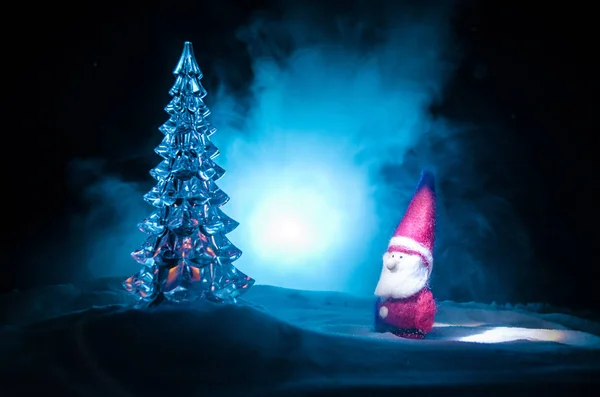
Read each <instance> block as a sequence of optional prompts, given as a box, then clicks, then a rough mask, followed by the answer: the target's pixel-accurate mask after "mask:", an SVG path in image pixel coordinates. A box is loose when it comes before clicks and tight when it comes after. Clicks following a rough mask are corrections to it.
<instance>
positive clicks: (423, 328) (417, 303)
mask: <svg viewBox="0 0 600 397" xmlns="http://www.w3.org/2000/svg"><path fill="white" fill-rule="evenodd" d="M435 312H436V305H435V300H434V299H433V294H432V293H431V291H430V290H429V288H427V287H424V288H423V289H421V290H420V291H419V292H417V293H416V294H414V295H412V296H409V297H408V298H401V299H394V298H388V299H383V298H378V299H377V303H376V306H375V331H377V332H391V333H393V334H395V335H397V336H400V337H403V338H410V339H422V338H424V337H425V335H426V334H427V333H428V332H430V331H431V329H432V328H433V322H434V317H435Z"/></svg>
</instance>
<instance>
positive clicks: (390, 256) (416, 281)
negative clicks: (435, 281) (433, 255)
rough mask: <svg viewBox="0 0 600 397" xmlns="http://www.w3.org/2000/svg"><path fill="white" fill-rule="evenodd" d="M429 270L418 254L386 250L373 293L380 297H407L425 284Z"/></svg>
mask: <svg viewBox="0 0 600 397" xmlns="http://www.w3.org/2000/svg"><path fill="white" fill-rule="evenodd" d="M390 268H391V270H390ZM430 272H431V267H430V266H427V265H426V264H425V263H424V262H423V259H422V258H421V257H420V256H419V255H411V254H405V253H399V252H395V253H389V252H386V253H385V254H384V255H383V268H382V269H381V276H379V282H378V283H377V287H376V288H375V295H377V296H379V297H381V298H394V299H400V298H408V297H409V296H412V295H414V294H416V293H417V292H419V291H420V290H421V289H423V287H425V286H426V285H427V282H428V281H429V275H430Z"/></svg>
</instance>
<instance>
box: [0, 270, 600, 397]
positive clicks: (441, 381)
mask: <svg viewBox="0 0 600 397" xmlns="http://www.w3.org/2000/svg"><path fill="white" fill-rule="evenodd" d="M120 281H121V280H117V279H104V280H97V281H94V282H91V283H86V284H83V285H79V286H74V285H63V286H54V287H47V288H42V289H37V290H32V291H26V292H15V293H12V294H7V295H5V296H3V297H1V299H0V305H1V313H2V317H1V319H2V329H1V337H0V341H1V342H0V349H1V353H0V354H1V356H2V357H3V358H4V360H2V372H1V374H2V380H1V382H0V385H1V386H0V387H1V389H0V394H1V395H3V396H10V395H24V394H25V395H27V394H28V393H34V392H36V393H39V392H45V393H46V394H50V395H61V396H165V395H173V396H195V395H198V396H200V395H211V396H229V395H233V396H238V395H244V396H254V395H255V396H271V395H286V396H289V395H337V394H338V393H339V394H342V393H343V395H345V396H348V395H373V394H374V393H377V394H378V395H388V394H387V393H389V395H398V394H399V393H401V392H402V390H408V389H410V390H413V389H418V390H419V392H420V393H425V394H426V395H438V394H440V395H441V394H447V393H448V392H449V391H452V392H467V391H468V392H469V393H472V392H484V393H485V394H486V395H500V394H505V393H506V392H511V393H515V392H520V391H523V392H531V391H534V390H535V391H542V392H543V391H544V390H545V391H546V392H549V393H550V394H552V395H556V394H562V393H565V394H566V393H568V392H570V393H573V388H574V387H580V388H584V389H582V391H584V392H585V391H589V392H590V393H591V392H592V389H593V390H594V391H597V390H598V384H599V382H598V380H597V379H598V378H599V376H598V375H600V356H599V354H598V353H599V352H600V336H598V335H600V325H599V324H598V323H596V322H594V321H591V320H586V319H584V318H581V317H576V316H573V315H567V314H562V313H539V312H535V311H532V310H531V309H532V307H527V306H516V307H512V306H511V307H499V306H496V305H483V304H475V303H471V304H460V303H454V302H440V305H439V307H440V309H439V313H438V316H437V319H436V320H437V322H436V326H435V328H434V330H433V331H432V333H431V334H430V335H428V337H427V339H426V340H423V341H411V340H403V339H399V338H396V337H394V336H393V335H391V334H377V333H374V332H372V330H371V323H372V319H373V304H374V299H373V298H370V297H354V296H350V295H346V294H342V293H334V292H314V291H313V292H309V291H300V290H289V289H283V288H277V287H271V286H263V285H260V286H255V287H253V289H252V290H250V291H249V292H248V293H247V295H245V297H244V298H245V300H244V302H243V303H242V304H240V305H214V304H210V303H206V302H195V303H193V304H189V305H185V306H164V307H158V308H156V309H152V310H135V309H132V308H131V306H130V304H131V303H132V302H131V301H130V298H129V297H128V296H127V295H126V294H125V293H124V292H123V291H121V289H120V286H119V284H120ZM475 342H479V343H475Z"/></svg>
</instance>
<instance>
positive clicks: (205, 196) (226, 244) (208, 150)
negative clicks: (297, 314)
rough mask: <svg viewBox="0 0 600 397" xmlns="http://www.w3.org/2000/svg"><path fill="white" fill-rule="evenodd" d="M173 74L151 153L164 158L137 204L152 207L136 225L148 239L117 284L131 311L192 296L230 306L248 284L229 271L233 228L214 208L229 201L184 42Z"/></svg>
mask: <svg viewBox="0 0 600 397" xmlns="http://www.w3.org/2000/svg"><path fill="white" fill-rule="evenodd" d="M173 74H174V75H175V77H176V81H175V84H174V85H173V87H172V88H171V90H170V91H169V94H170V95H171V96H172V97H173V99H172V100H171V102H170V103H169V104H168V105H167V106H166V108H165V111H166V112H167V113H168V114H169V115H170V118H169V120H168V121H167V122H166V123H165V124H163V125H162V126H161V127H160V128H159V130H160V131H161V132H162V133H163V134H164V135H165V137H164V138H163V140H162V142H161V143H160V145H158V146H157V147H156V149H155V152H156V153H157V154H158V155H160V156H161V157H162V158H163V159H164V160H163V161H162V162H161V163H160V164H158V166H156V167H155V168H154V169H152V170H151V171H150V175H152V177H154V178H155V179H156V180H157V184H156V185H155V186H154V187H153V188H152V190H150V191H149V192H148V193H147V194H146V195H145V196H144V200H145V201H146V202H148V203H149V204H151V205H152V206H154V207H155V208H156V209H155V210H154V212H152V213H151V214H150V216H148V218H146V219H145V220H144V221H143V222H141V223H140V224H139V225H138V226H139V228H140V230H141V231H142V232H144V233H146V234H147V235H148V237H147V239H146V241H145V242H144V243H143V245H142V246H141V247H140V248H139V249H138V250H136V251H134V252H133V253H132V254H131V255H132V257H133V258H134V259H135V260H136V261H137V262H139V263H140V264H141V265H142V268H141V270H140V271H139V272H138V273H136V274H135V275H133V276H131V277H129V278H128V279H127V280H125V282H124V283H123V285H124V287H125V289H126V290H127V291H129V292H130V293H131V294H133V295H134V296H135V297H136V298H137V299H138V300H139V306H146V305H155V304H158V303H160V302H161V301H163V300H167V301H172V302H185V301H191V300H195V299H199V298H203V299H208V300H211V301H217V302H223V301H226V302H235V301H236V297H238V296H239V295H240V294H241V293H243V292H244V291H246V290H247V289H248V288H250V287H251V286H252V285H253V284H254V280H253V279H252V278H250V277H248V276H247V275H245V274H243V273H242V272H240V271H239V270H238V269H236V268H235V267H234V266H233V264H232V263H233V262H234V261H236V260H237V259H238V258H239V257H240V256H241V254H242V252H241V251H240V250H239V249H238V248H237V247H236V246H234V245H233V244H232V243H231V242H230V241H229V240H228V238H227V237H226V235H227V234H228V233H229V232H231V231H232V230H234V229H235V228H236V227H237V226H238V223H237V222H236V221H234V220H233V219H231V218H229V217H228V216H227V215H225V214H224V213H223V211H222V210H221V208H220V207H221V206H223V205H224V204H226V203H227V202H228V201H229V196H227V194H225V192H223V191H222V190H221V189H220V188H219V187H218V186H217V184H216V182H217V181H218V180H219V179H220V178H221V177H222V176H223V174H224V173H225V170H224V169H223V168H221V167H219V166H218V165H217V164H216V163H215V162H214V158H215V157H216V156H217V155H218V154H219V151H218V149H217V147H216V146H215V145H214V144H213V143H212V142H211V141H210V136H211V135H213V134H214V133H215V131H216V129H215V128H213V127H212V126H211V125H210V124H209V123H208V121H207V120H206V117H207V116H208V115H209V113H210V111H209V110H208V108H207V107H206V105H205V104H204V101H203V98H204V97H205V96H206V91H205V89H204V88H203V87H202V84H201V83H200V79H201V78H202V72H201V71H200V68H199V66H198V63H197V62H196V58H195V56H194V52H193V48H192V43H190V42H186V43H185V44H184V47H183V53H182V54H181V58H180V59H179V62H178V64H177V66H176V67H175V70H174V71H173Z"/></svg>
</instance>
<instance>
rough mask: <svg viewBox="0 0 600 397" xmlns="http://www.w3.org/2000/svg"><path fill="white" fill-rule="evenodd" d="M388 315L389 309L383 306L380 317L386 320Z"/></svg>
mask: <svg viewBox="0 0 600 397" xmlns="http://www.w3.org/2000/svg"><path fill="white" fill-rule="evenodd" d="M387 315H388V308H387V307H385V306H381V308H380V309H379V317H381V318H386V317H387Z"/></svg>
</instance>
